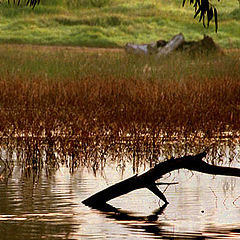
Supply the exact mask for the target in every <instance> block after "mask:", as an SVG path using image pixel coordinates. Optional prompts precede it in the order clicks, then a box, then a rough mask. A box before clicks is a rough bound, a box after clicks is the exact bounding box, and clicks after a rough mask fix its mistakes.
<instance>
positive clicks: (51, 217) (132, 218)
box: [0, 164, 240, 240]
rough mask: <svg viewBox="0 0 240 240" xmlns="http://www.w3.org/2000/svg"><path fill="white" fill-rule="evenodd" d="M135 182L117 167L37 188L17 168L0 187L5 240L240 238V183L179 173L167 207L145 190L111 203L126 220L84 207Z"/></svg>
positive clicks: (47, 180)
mask: <svg viewBox="0 0 240 240" xmlns="http://www.w3.org/2000/svg"><path fill="white" fill-rule="evenodd" d="M145 170H146V169H145ZM143 171H144V169H142V170H141V172H143ZM132 175H133V173H132V170H131V166H129V167H127V168H126V169H125V171H121V169H118V168H116V166H115V165H114V164H113V165H110V166H107V167H105V168H104V171H102V172H97V174H96V175H95V174H94V172H93V171H91V170H90V169H87V168H82V169H78V170H76V172H75V173H74V174H70V173H69V169H66V168H61V169H59V170H57V171H56V172H55V173H53V174H52V175H50V176H48V177H46V173H42V175H41V176H40V178H39V180H38V182H37V183H33V181H32V180H30V179H28V180H26V179H23V178H22V177H21V176H20V171H19V169H18V168H15V169H14V173H13V176H12V177H11V178H10V179H9V180H8V181H7V182H6V181H5V180H2V181H0V200H1V204H0V239H18V240H20V239H240V179H237V178H232V177H222V176H216V177H213V176H209V175H204V174H198V173H194V175H192V173H191V172H189V171H185V170H181V171H179V172H177V171H176V172H173V173H172V174H171V175H170V176H166V179H164V180H165V181H166V182H169V181H170V182H171V181H174V182H179V184H177V185H171V186H169V187H168V188H167V190H166V192H165V194H166V197H167V199H168V201H169V202H170V204H169V205H168V206H166V208H164V207H162V208H161V206H162V204H163V203H162V202H159V200H158V199H157V197H156V196H155V195H153V194H152V193H151V192H149V191H148V190H147V189H143V190H137V191H135V192H132V193H129V194H127V195H125V196H122V197H119V198H117V199H114V200H112V201H110V204H111V205H113V206H114V207H117V208H119V209H120V210H122V211H124V213H123V212H122V214H120V213H119V214H115V215H114V214H110V213H106V212H105V213H104V212H100V211H98V210H93V209H90V208H89V207H86V206H84V205H83V204H82V203H81V202H82V200H84V199H85V198H87V197H89V196H90V195H91V194H93V193H95V192H97V191H99V190H101V189H103V188H105V187H107V186H109V185H110V184H113V183H116V182H118V181H120V180H122V179H125V178H127V177H130V176H132ZM164 180H162V181H164ZM161 188H162V190H164V188H166V186H161Z"/></svg>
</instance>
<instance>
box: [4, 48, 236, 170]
mask: <svg viewBox="0 0 240 240" xmlns="http://www.w3.org/2000/svg"><path fill="white" fill-rule="evenodd" d="M0 51H2V55H1V57H0V58H4V61H2V60H3V59H2V60H1V63H0V65H1V66H0V69H1V70H0V71H1V76H0V145H1V158H2V160H3V161H5V164H6V166H7V168H8V169H12V167H13V165H14V163H13V162H14V159H15V160H16V161H17V162H18V164H20V165H21V166H22V168H23V169H24V171H25V172H26V173H27V172H28V171H29V170H35V171H40V170H41V169H42V168H43V167H44V166H49V167H53V168H57V167H58V166H59V165H61V164H65V165H67V166H68V167H69V168H70V169H71V170H72V171H74V169H75V168H76V167H78V166H80V165H85V166H88V167H92V168H93V169H94V170H97V169H102V168H104V166H105V164H108V163H109V162H111V161H113V160H114V161H117V162H118V164H119V166H121V167H124V162H126V161H131V162H132V163H133V169H134V171H137V169H138V167H139V166H140V165H141V164H146V163H150V166H153V165H154V164H155V163H156V162H158V161H161V159H162V158H165V159H166V158H169V157H172V156H179V155H184V154H186V153H195V152H198V151H201V150H203V149H205V148H207V147H209V146H211V151H212V158H209V160H211V161H213V160H214V157H213V156H218V155H219V156H220V155H221V156H222V154H220V153H219V148H218V147H216V146H219V145H218V144H223V145H222V146H224V147H222V149H224V151H226V147H227V148H228V149H230V150H231V151H230V152H231V153H230V152H229V151H228V159H238V157H236V156H237V155H236V154H239V149H238V146H239V140H240V132H239V129H240V121H239V119H240V74H239V73H240V61H239V55H238V54H235V55H234V54H230V55H229V54H228V55H220V56H212V57H211V56H200V57H194V58H193V57H191V56H185V55H184V54H177V55H174V56H170V57H168V58H164V59H159V60H156V59H154V58H147V57H139V56H137V57H136V56H128V55H125V54H124V53H123V52H121V51H119V52H112V53H109V52H106V53H105V52H100V53H99V52H98V53H85V52H81V51H80V52H77V51H67V50H61V51H56V50H54V51H52V50H51V51H48V50H47V51H46V49H45V50H39V49H38V50H36V49H35V50H34V49H31V51H29V50H24V51H23V50H19V49H18V50H16V51H12V52H11V51H9V50H8V52H5V50H3V49H1V50H0ZM212 144H214V146H213V145H212ZM214 149H215V150H214ZM233 153H236V154H235V155H234V154H233ZM220 158H221V157H218V159H220ZM230 161H231V160H230ZM9 171H10V170H9Z"/></svg>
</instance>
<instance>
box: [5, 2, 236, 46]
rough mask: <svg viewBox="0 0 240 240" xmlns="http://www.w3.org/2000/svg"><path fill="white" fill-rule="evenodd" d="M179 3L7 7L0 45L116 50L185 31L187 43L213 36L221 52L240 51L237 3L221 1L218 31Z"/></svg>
mask: <svg viewBox="0 0 240 240" xmlns="http://www.w3.org/2000/svg"><path fill="white" fill-rule="evenodd" d="M181 4H182V1H180V0H178V1H177V0H171V1H163V0H148V1H143V0H133V1H126V0H114V1H113V0H91V1H88V0H81V1H74V0H72V1H64V0H59V1H53V0H51V1H50V0H49V1H44V0H43V1H42V3H41V4H40V5H39V6H37V7H36V8H35V9H34V10H32V9H30V8H28V7H24V6H21V7H16V6H13V5H7V4H6V3H2V4H1V5H0V42H1V43H31V44H43V45H45V44H47V45H73V46H91V47H93V46H94V47H96V46H98V47H116V46H123V45H125V44H126V43H127V42H136V43H144V42H153V41H156V40H159V39H165V40H169V39H170V38H172V36H173V35H175V34H178V33H179V32H182V33H183V34H184V35H185V37H186V39H187V40H193V39H194V40H199V39H200V38H202V35H203V34H208V35H210V36H212V37H213V38H214V40H215V41H216V42H217V43H218V44H220V45H221V46H222V47H228V48H239V47H240V38H239V36H240V29H239V21H240V18H239V16H240V8H239V4H238V2H237V0H229V1H226V2H220V3H218V2H216V6H217V7H218V11H219V32H218V34H215V32H214V24H213V23H212V24H211V26H210V28H209V29H204V28H203V26H202V24H201V23H198V22H197V20H194V19H193V13H194V11H193V8H192V7H190V6H188V7H185V8H182V7H181Z"/></svg>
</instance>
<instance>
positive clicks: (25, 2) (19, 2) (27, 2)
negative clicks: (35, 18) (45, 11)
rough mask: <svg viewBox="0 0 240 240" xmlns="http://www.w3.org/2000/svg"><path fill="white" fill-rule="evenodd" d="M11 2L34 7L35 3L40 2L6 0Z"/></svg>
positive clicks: (35, 0)
mask: <svg viewBox="0 0 240 240" xmlns="http://www.w3.org/2000/svg"><path fill="white" fill-rule="evenodd" d="M10 3H13V4H17V5H20V4H21V3H23V4H26V5H27V6H30V7H32V8H34V7H35V6H36V5H37V4H39V3H40V0H12V1H11V0H8V4H10Z"/></svg>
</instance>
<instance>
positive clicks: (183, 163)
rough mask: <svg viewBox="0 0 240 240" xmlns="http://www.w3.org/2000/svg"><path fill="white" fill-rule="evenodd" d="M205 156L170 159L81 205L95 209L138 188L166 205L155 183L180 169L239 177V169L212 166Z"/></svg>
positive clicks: (105, 190)
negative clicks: (143, 189) (156, 197)
mask: <svg viewBox="0 0 240 240" xmlns="http://www.w3.org/2000/svg"><path fill="white" fill-rule="evenodd" d="M206 154H207V153H206V152H202V153H200V154H197V155H195V156H184V157H181V158H175V159H174V158H172V159H170V160H168V161H165V162H162V163H159V164H157V165H156V166H155V167H154V168H152V169H150V170H149V171H147V172H146V173H143V174H141V175H139V176H138V175H135V176H133V177H131V178H128V179H126V180H124V181H121V182H119V183H116V184H114V185H112V186H110V187H108V188H106V189H104V190H102V191H100V192H98V193H96V194H94V195H92V196H91V197H89V198H87V199H86V200H84V201H83V203H84V204H85V205H87V206H90V207H94V208H96V207H98V206H101V205H104V204H105V203H106V202H108V201H109V200H111V199H114V198H116V197H119V196H121V195H124V194H127V193H129V192H131V191H134V190H137V189H140V188H147V189H149V190H150V191H152V192H153V193H154V194H155V195H157V196H158V197H159V198H160V199H161V200H163V201H164V203H166V204H167V203H168V201H167V199H166V197H165V196H164V194H163V193H162V192H161V191H160V190H159V189H158V187H157V185H159V184H158V183H155V181H156V180H158V179H159V178H161V177H162V176H163V175H165V174H166V173H169V172H171V171H174V170H178V169H182V168H185V169H188V170H192V171H197V172H202V173H207V174H214V175H225V176H236V177H240V169H238V168H231V167H220V166H214V165H210V164H208V163H206V162H204V161H202V159H203V158H204V157H205V156H206Z"/></svg>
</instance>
